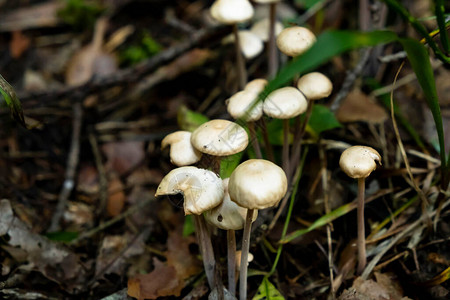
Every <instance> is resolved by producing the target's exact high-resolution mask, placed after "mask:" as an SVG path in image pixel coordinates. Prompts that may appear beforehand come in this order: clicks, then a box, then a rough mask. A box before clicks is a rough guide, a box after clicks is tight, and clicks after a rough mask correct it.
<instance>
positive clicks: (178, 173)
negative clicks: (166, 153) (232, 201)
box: [155, 167, 224, 215]
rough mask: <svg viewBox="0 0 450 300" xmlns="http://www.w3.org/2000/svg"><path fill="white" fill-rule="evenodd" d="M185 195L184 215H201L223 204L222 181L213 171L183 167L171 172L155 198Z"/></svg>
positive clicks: (161, 184)
mask: <svg viewBox="0 0 450 300" xmlns="http://www.w3.org/2000/svg"><path fill="white" fill-rule="evenodd" d="M180 193H181V194H183V197H184V205H183V206H184V213H185V214H186V215H190V214H195V215H200V214H202V213H203V212H205V211H207V210H209V209H212V208H214V207H216V206H217V205H219V204H220V203H221V202H222V199H223V194H224V189H223V183H222V179H220V177H219V176H217V174H215V173H214V172H212V171H209V170H205V169H200V168H196V167H181V168H176V169H173V170H172V171H170V172H169V173H168V174H167V175H166V176H164V178H163V179H162V180H161V183H160V184H159V186H158V188H157V190H156V194H155V197H158V196H162V195H175V194H180Z"/></svg>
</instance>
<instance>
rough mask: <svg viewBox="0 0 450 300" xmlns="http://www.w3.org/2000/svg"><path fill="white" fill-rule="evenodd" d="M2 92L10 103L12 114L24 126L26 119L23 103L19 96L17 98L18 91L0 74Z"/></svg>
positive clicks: (8, 103) (0, 89) (0, 90)
mask: <svg viewBox="0 0 450 300" xmlns="http://www.w3.org/2000/svg"><path fill="white" fill-rule="evenodd" d="M0 94H2V96H3V99H5V102H6V105H8V107H9V109H10V111H11V115H12V117H13V119H14V120H16V121H17V122H19V123H20V125H22V126H23V127H26V125H25V119H24V116H23V110H22V104H20V101H19V98H17V95H16V92H14V89H13V87H12V86H11V85H10V84H9V83H8V81H6V80H5V78H3V76H2V75H0Z"/></svg>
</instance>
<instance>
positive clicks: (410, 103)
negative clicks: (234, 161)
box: [0, 0, 450, 300]
mask: <svg viewBox="0 0 450 300" xmlns="http://www.w3.org/2000/svg"><path fill="white" fill-rule="evenodd" d="M212 2H213V1H207V0H191V1H188V0H177V1H175V0H103V1H88V0H68V1H59V0H54V1H52V0H47V1H42V0H17V1H1V0H0V74H1V75H2V76H3V77H4V78H5V79H6V80H7V81H8V82H9V83H10V84H11V85H12V86H13V88H14V90H15V91H16V93H17V95H18V98H19V99H20V101H21V103H22V106H23V112H24V115H25V123H26V125H25V126H22V125H20V124H19V123H18V122H16V121H14V120H12V118H11V117H10V112H9V109H8V108H7V107H6V106H2V108H1V110H0V117H1V124H2V126H1V129H0V193H1V194H0V199H2V200H0V262H1V274H0V298H2V299H103V298H104V299H131V297H134V298H138V299H156V298H158V299H207V298H208V295H209V294H210V290H209V287H208V283H207V280H206V277H205V274H204V271H203V267H202V260H201V255H200V250H199V246H198V244H197V241H196V238H195V234H194V229H193V225H192V219H191V218H190V217H185V216H184V212H183V197H182V196H180V195H178V196H171V197H158V198H155V197H154V195H155V191H156V188H157V186H158V184H159V183H160V181H161V180H162V178H163V177H164V176H165V175H166V174H167V173H168V172H169V171H170V170H172V169H173V168H174V166H173V165H172V164H171V162H170V158H169V151H168V150H167V149H165V150H161V140H162V139H163V138H164V137H165V136H166V135H167V134H169V133H171V132H174V131H176V130H180V129H183V130H191V131H192V130H193V129H195V128H196V127H197V126H198V125H199V124H200V123H202V122H204V121H205V120H207V119H231V117H230V115H229V114H228V112H227V109H226V104H225V100H226V99H228V98H230V97H231V96H232V95H233V94H234V93H236V92H237V91H239V90H240V88H239V83H238V81H237V78H238V73H237V72H238V71H237V68H236V63H235V52H234V48H233V44H232V43H231V44H230V43H228V44H226V43H223V42H222V40H223V38H224V37H226V36H227V35H229V34H230V33H231V27H229V26H221V25H218V24H216V23H215V22H214V21H213V19H212V17H211V15H210V13H209V7H210V6H211V4H212ZM311 2H312V1H300V0H299V1H282V2H281V4H280V5H279V6H278V8H277V13H278V19H279V20H280V21H282V23H283V25H284V26H286V27H288V26H291V25H292V24H299V25H302V26H306V27H308V28H310V29H311V30H312V31H313V32H314V33H315V35H316V36H320V34H321V33H323V32H325V31H327V30H330V29H339V30H362V31H364V30H368V29H370V30H372V29H380V30H381V29H389V30H392V31H394V32H396V33H397V34H398V35H399V36H407V37H411V38H414V39H417V40H420V37H419V36H418V35H417V33H416V32H415V31H414V30H413V29H412V28H411V26H409V25H407V24H406V23H405V22H404V21H402V19H401V18H400V17H398V16H397V15H396V14H395V12H392V11H390V10H388V9H387V8H386V7H385V6H384V5H382V4H381V3H380V2H378V1H364V0H363V1H359V2H357V1H349V0H348V1H347V0H334V1H329V0H327V1H317V2H318V4H317V5H312V6H311ZM369 2H370V3H372V2H373V4H372V5H370V6H368V8H367V9H366V10H364V8H362V9H360V10H358V6H357V5H355V3H369ZM305 3H306V4H305ZM403 3H406V4H407V5H408V6H407V9H408V10H409V11H410V12H411V14H412V15H414V16H415V17H417V18H425V19H424V20H425V21H423V23H424V24H425V26H426V27H427V29H428V30H429V31H430V32H431V31H432V30H435V29H436V22H434V20H433V19H429V18H428V19H427V18H426V17H429V16H430V15H432V14H433V11H432V10H431V7H432V6H431V3H432V1H403ZM253 5H255V16H254V20H252V21H250V22H247V23H245V24H242V25H240V26H241V29H244V28H249V27H250V26H251V24H252V23H253V22H255V20H257V19H258V18H259V19H261V18H263V17H264V16H267V14H268V9H267V6H266V5H256V4H255V3H253ZM358 20H359V21H358ZM401 51H402V49H401V47H400V46H399V45H398V44H395V43H391V44H387V45H379V46H375V47H369V48H362V49H360V50H352V51H349V52H346V53H344V54H342V55H339V56H334V57H333V58H332V59H330V60H328V61H325V62H324V63H322V64H321V65H320V66H318V67H317V68H315V70H317V71H319V72H322V73H323V74H325V75H326V76H327V77H328V78H329V79H330V80H331V81H332V83H333V92H332V93H331V95H330V96H329V97H327V98H325V99H322V100H319V101H317V102H316V103H317V106H316V107H317V108H316V109H315V110H314V112H313V115H312V117H311V120H310V123H309V124H308V126H307V128H306V133H305V135H304V137H303V145H302V153H303V156H302V157H303V159H302V160H301V163H300V164H299V166H300V167H299V168H298V169H297V170H299V172H298V174H299V176H297V177H296V178H297V179H299V181H298V182H295V181H292V187H294V186H295V187H296V189H295V190H293V189H292V188H290V189H289V194H288V196H290V195H291V194H292V193H293V195H294V196H293V197H292V201H293V202H292V203H291V204H292V205H289V204H290V203H289V202H287V204H288V205H286V206H285V207H284V208H283V209H282V210H279V208H271V209H266V210H264V211H261V212H260V216H259V218H258V220H257V221H256V222H255V223H254V225H253V231H252V236H251V245H250V252H251V253H252V254H253V261H252V262H250V264H249V274H248V276H249V277H248V291H247V293H248V298H249V299H269V298H270V299H283V298H284V299H377V300H381V299H391V300H397V299H427V300H428V299H448V297H450V285H449V282H450V281H449V280H448V279H449V278H450V269H449V267H450V242H449V241H450V226H449V224H450V222H449V221H450V211H449V209H448V204H449V199H450V197H449V190H448V189H447V190H442V188H441V189H440V188H439V185H438V183H439V182H440V180H441V179H442V177H443V174H442V173H441V171H442V168H440V164H441V160H440V157H439V150H438V149H439V143H438V142H437V135H436V127H435V123H434V121H433V117H432V114H431V112H430V109H429V108H428V106H427V102H426V100H425V97H424V94H423V91H422V89H421V87H420V85H419V83H418V82H417V80H416V77H415V75H414V72H413V69H412V67H411V66H410V64H409V63H408V62H407V61H406V63H405V65H404V67H403V68H402V69H401V72H400V74H399V77H398V81H397V84H396V86H395V91H394V100H395V104H396V106H397V109H398V114H397V120H398V122H399V125H398V126H399V137H400V141H401V142H402V147H404V154H402V151H401V149H402V147H400V144H399V139H398V137H397V136H396V133H395V130H394V126H393V123H392V118H391V110H390V107H389V106H388V105H386V104H389V99H390V90H391V85H392V84H393V82H394V78H395V75H396V72H397V70H399V68H400V65H401V63H402V62H403V61H405V59H404V57H400V58H397V56H395V55H394V54H397V53H399V52H401ZM430 53H431V52H430ZM430 58H431V66H432V68H433V70H434V76H435V83H436V89H437V95H438V98H439V103H440V108H441V114H442V121H443V128H444V132H445V134H446V135H445V143H446V151H447V153H448V150H449V148H450V126H449V125H450V69H449V66H448V65H445V64H443V63H441V62H440V61H439V60H438V59H436V58H435V57H434V56H433V55H432V54H430ZM280 62H281V65H282V66H283V65H286V64H288V63H289V62H290V59H288V58H287V57H285V56H281V55H280ZM246 68H247V74H248V78H249V79H254V78H267V69H268V68H267V55H266V50H264V51H263V52H262V53H261V54H259V55H257V56H256V57H254V58H252V59H248V60H247V61H246ZM291 82H292V80H291ZM400 117H402V119H401V120H400ZM265 118H266V121H267V123H268V131H269V138H270V142H271V147H273V151H274V153H275V161H276V162H277V163H278V164H281V157H282V154H281V153H282V138H283V133H282V127H283V126H282V123H281V122H280V121H277V120H272V119H270V118H268V117H265ZM292 121H293V122H292V123H291V125H292V127H293V126H295V124H294V123H295V122H294V120H292ZM317 124H319V125H317ZM321 124H322V125H321ZM408 126H409V127H408ZM261 132H262V130H261V128H260V127H258V130H257V133H258V134H261ZM293 134H295V132H293ZM259 140H260V141H261V143H263V142H262V138H260V139H259ZM293 142H295V141H293ZM352 145H366V146H370V147H373V148H374V149H376V150H377V151H378V152H379V153H380V154H381V156H382V164H381V165H380V166H378V167H377V169H376V170H375V171H374V172H373V173H372V174H371V175H370V177H368V178H367V180H366V206H365V222H366V224H365V228H366V245H367V258H368V265H367V267H366V270H365V272H364V273H363V274H362V276H358V274H357V272H356V266H357V249H356V236H357V232H356V228H357V225H356V195H357V181H356V180H354V179H351V178H349V177H348V176H346V175H345V173H344V172H342V171H341V169H340V168H339V157H340V155H341V153H342V151H343V150H344V149H345V148H347V147H349V146H352ZM266 146H267V145H266ZM249 148H251V147H249ZM265 149H266V148H264V149H263V150H265ZM263 154H264V156H266V151H264V152H263ZM254 157H255V153H254V151H253V150H252V149H250V150H248V151H245V152H244V154H243V156H242V158H241V161H244V160H245V159H247V158H254ZM266 158H267V157H266ZM405 158H406V159H407V161H408V163H409V164H408V165H406V164H405ZM291 167H292V168H297V167H298V166H297V165H293V166H291ZM228 175H229V174H228ZM447 175H448V174H447ZM444 177H445V176H444ZM439 195H441V196H439ZM442 195H443V197H442ZM287 200H290V198H289V197H287ZM288 211H289V212H290V213H291V214H287V212H288ZM277 212H278V214H279V218H278V217H276V218H274V216H275V215H277ZM321 217H322V219H320V218H321ZM285 224H286V226H287V227H286V228H287V231H286V230H284V227H285ZM210 229H211V231H212V233H213V235H212V238H213V246H214V250H215V252H216V253H215V256H216V259H217V262H218V266H219V271H220V272H221V274H222V278H223V281H224V282H226V234H225V233H224V232H223V231H221V230H217V229H215V230H214V229H212V228H210ZM241 236H242V233H241V231H237V243H238V249H239V248H240V247H241ZM294 237H295V238H294ZM282 238H284V241H285V243H283V244H280V240H281V239H282ZM286 238H288V240H286ZM277 253H279V259H277V260H276V259H275V258H276V257H277ZM261 287H266V288H267V289H268V290H265V289H264V288H261ZM267 291H268V292H267ZM267 293H270V297H269V296H268V294H267Z"/></svg>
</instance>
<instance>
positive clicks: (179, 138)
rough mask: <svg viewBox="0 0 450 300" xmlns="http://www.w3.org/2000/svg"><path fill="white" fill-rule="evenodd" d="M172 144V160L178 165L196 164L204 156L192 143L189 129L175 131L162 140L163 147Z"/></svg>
mask: <svg viewBox="0 0 450 300" xmlns="http://www.w3.org/2000/svg"><path fill="white" fill-rule="evenodd" d="M169 145H170V161H171V162H172V163H173V164H174V165H176V166H178V167H183V166H188V165H192V164H195V163H196V162H198V161H199V160H200V158H201V157H202V153H201V152H200V151H198V150H197V149H195V148H194V147H193V146H192V144H191V133H190V132H189V131H175V132H173V133H171V134H168V135H166V137H165V138H164V139H163V140H162V141H161V149H164V148H166V147H167V146H169Z"/></svg>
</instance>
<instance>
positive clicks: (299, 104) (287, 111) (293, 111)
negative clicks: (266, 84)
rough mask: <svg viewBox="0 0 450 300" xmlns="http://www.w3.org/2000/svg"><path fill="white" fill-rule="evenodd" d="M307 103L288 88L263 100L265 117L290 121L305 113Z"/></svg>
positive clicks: (294, 90) (300, 95) (292, 89)
mask: <svg viewBox="0 0 450 300" xmlns="http://www.w3.org/2000/svg"><path fill="white" fill-rule="evenodd" d="M307 107H308V101H306V98H305V96H303V94H302V93H301V92H300V91H299V90H298V89H296V88H294V87H291V86H288V87H284V88H280V89H277V90H275V91H273V92H272V93H270V94H269V95H268V96H267V98H266V99H265V100H264V104H263V110H264V113H265V114H266V115H268V116H269V117H272V118H277V119H290V118H293V117H296V116H298V115H300V114H302V113H304V112H305V111H306V108H307Z"/></svg>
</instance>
